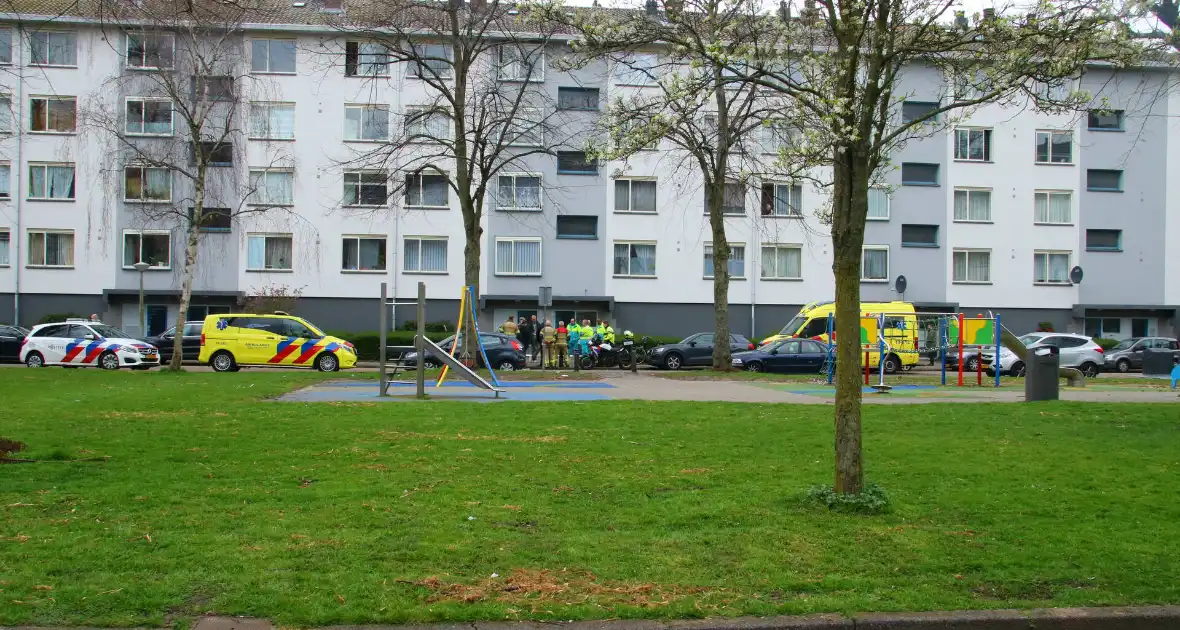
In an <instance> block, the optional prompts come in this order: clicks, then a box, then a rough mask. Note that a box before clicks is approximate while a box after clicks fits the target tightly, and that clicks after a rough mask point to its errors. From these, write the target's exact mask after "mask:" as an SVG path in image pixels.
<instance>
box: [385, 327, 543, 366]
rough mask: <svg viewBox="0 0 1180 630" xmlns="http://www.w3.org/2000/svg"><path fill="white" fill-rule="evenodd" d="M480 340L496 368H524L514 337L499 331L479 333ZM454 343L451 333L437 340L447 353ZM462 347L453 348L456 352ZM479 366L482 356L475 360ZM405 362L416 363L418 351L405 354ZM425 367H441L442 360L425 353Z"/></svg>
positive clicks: (521, 350) (523, 361)
mask: <svg viewBox="0 0 1180 630" xmlns="http://www.w3.org/2000/svg"><path fill="white" fill-rule="evenodd" d="M479 338H480V341H482V342H483V351H484V353H486V354H487V355H488V362H489V363H491V364H492V367H494V368H495V369H497V370H502V371H506V370H523V369H524V368H525V357H524V352H523V350H524V349H523V348H521V346H520V342H519V341H517V340H516V337H510V336H508V335H503V334H500V333H480V334H479ZM453 343H455V336H454V335H451V336H450V337H447V338H446V339H443V340H442V341H440V342H438V346H439V347H440V348H442V349H443V350H445V351H447V352H448V353H449V352H450V351H451V344H453ZM460 350H462V348H457V349H456V350H455V352H456V353H458V352H459V351H460ZM477 363H478V364H479V367H485V366H484V362H483V357H480V358H479V360H478V361H477ZM405 364H406V365H407V366H417V365H418V353H416V352H411V353H409V354H407V355H406V356H405ZM426 367H442V360H441V359H437V358H435V357H434V356H433V355H432V353H431V352H430V351H427V353H426Z"/></svg>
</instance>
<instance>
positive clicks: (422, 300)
mask: <svg viewBox="0 0 1180 630" xmlns="http://www.w3.org/2000/svg"><path fill="white" fill-rule="evenodd" d="M423 339H426V283H425V282H419V283H418V336H417V337H415V338H414V349H415V350H417V351H418V379H417V380H418V383H417V384H418V400H422V399H423V398H426V342H425V341H423ZM455 341H456V342H458V339H456V340H455Z"/></svg>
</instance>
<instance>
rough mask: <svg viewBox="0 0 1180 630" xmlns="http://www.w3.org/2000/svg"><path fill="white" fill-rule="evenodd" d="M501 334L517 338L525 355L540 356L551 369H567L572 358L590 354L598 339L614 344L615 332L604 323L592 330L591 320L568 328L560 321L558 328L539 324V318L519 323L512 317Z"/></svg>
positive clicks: (603, 320) (602, 320)
mask: <svg viewBox="0 0 1180 630" xmlns="http://www.w3.org/2000/svg"><path fill="white" fill-rule="evenodd" d="M499 330H500V332H502V333H504V334H506V335H513V336H515V337H516V340H517V341H519V342H520V345H521V347H522V348H523V349H524V353H525V354H526V355H528V356H536V355H537V354H538V353H540V354H541V357H542V359H541V360H542V361H543V362H544V364H545V365H546V366H547V367H550V368H564V367H565V366H566V360H567V359H568V358H569V357H570V356H571V355H572V356H574V357H577V356H578V355H581V354H589V353H590V344H591V343H592V342H593V341H594V340H595V338H597V340H598V341H599V342H605V343H611V344H613V343H614V342H615V329H614V328H611V325H610V322H608V321H606V320H605V319H600V320H598V326H597V327H594V326H592V325H591V323H590V320H588V319H583V320H582V323H581V324H579V323H578V322H576V321H571V322H570V323H569V326H566V324H565V322H564V321H559V322H557V327H556V328H555V327H554V326H553V323H552V322H551V321H549V320H545V321H544V322H543V323H542V322H539V321H537V316H536V315H533V316H531V317H529V318H527V319H526V318H524V317H521V318H520V321H514V320H513V318H512V316H511V315H509V316H508V319H507V320H506V321H505V322H504V323H503V324H501V325H500V329H499ZM574 361H576V359H574ZM571 363H572V362H571Z"/></svg>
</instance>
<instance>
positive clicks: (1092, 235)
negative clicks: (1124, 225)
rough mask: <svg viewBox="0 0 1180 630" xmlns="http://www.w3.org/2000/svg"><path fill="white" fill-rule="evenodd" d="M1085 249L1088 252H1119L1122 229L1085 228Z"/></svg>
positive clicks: (1121, 247) (1121, 249)
mask: <svg viewBox="0 0 1180 630" xmlns="http://www.w3.org/2000/svg"><path fill="white" fill-rule="evenodd" d="M1086 251H1090V252H1121V251H1123V231H1122V230H1086Z"/></svg>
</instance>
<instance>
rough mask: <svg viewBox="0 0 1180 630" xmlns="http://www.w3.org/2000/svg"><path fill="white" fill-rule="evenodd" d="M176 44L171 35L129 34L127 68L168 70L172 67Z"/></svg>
mask: <svg viewBox="0 0 1180 630" xmlns="http://www.w3.org/2000/svg"><path fill="white" fill-rule="evenodd" d="M174 49H175V43H174V40H173V38H172V36H171V35H163V34H161V35H156V34H150V35H149V34H146V33H138V34H135V35H132V34H131V33H128V34H127V67H128V68H142V69H151V70H155V69H166V68H171V67H172V57H173V54H172V53H173V50H174Z"/></svg>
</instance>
